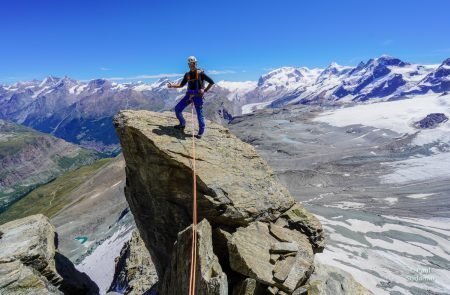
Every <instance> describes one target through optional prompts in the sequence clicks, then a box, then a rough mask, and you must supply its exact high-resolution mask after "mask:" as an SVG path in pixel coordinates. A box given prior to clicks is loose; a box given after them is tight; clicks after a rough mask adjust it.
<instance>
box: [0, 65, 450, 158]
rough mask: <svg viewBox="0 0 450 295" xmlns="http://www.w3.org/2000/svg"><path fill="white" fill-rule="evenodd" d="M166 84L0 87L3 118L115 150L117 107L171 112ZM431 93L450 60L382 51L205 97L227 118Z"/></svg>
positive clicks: (53, 81)
mask: <svg viewBox="0 0 450 295" xmlns="http://www.w3.org/2000/svg"><path fill="white" fill-rule="evenodd" d="M167 83H169V80H168V79H167V78H163V79H160V80H158V81H156V82H154V83H150V84H148V83H143V82H137V83H116V82H112V81H109V80H107V79H95V80H91V81H87V82H85V81H77V80H73V79H71V78H69V77H63V78H58V77H54V76H49V77H47V78H45V79H44V80H42V81H38V80H33V81H25V82H17V83H15V84H12V85H0V119H6V120H11V121H14V122H16V123H19V124H23V125H26V126H30V127H33V128H35V129H37V130H39V131H43V132H47V133H51V134H53V135H55V136H58V137H61V138H63V139H65V140H67V141H70V142H73V143H77V144H81V145H83V146H85V147H90V148H95V149H97V150H99V151H107V152H108V151H109V152H112V151H114V150H115V149H116V148H117V147H118V140H117V137H116V134H115V131H114V129H113V127H112V124H111V118H112V116H113V115H114V114H115V113H116V112H117V111H118V110H120V109H148V110H153V111H162V110H170V109H172V108H173V107H174V105H175V104H176V101H177V99H179V98H180V97H181V96H182V95H183V93H184V90H182V89H168V88H167ZM429 91H432V92H437V93H441V92H445V91H450V59H447V60H445V61H444V62H443V63H442V64H441V65H418V64H411V63H408V62H404V61H402V60H400V59H398V58H394V57H390V56H381V57H379V58H375V59H370V60H368V61H367V62H361V63H360V64H359V65H357V66H356V67H348V66H341V65H338V64H336V63H331V64H330V65H329V66H328V67H326V68H325V69H317V68H316V69H308V68H306V67H282V68H278V69H274V70H272V71H270V72H268V73H266V74H264V75H262V76H261V77H260V78H259V80H258V81H245V82H230V81H219V82H218V83H217V84H216V86H215V87H213V88H212V89H211V91H210V92H208V94H207V95H206V97H205V98H206V99H205V111H206V113H207V116H208V117H209V118H210V119H214V120H216V121H225V122H226V121H227V120H230V119H231V118H232V117H233V116H236V115H240V114H243V113H248V112H252V111H254V110H256V109H260V108H267V107H282V106H285V105H289V104H318V105H340V104H347V103H371V102H377V101H385V100H398V99H403V98H408V97H411V96H414V95H421V94H425V93H427V92H429Z"/></svg>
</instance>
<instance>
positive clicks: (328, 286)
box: [299, 261, 373, 295]
mask: <svg viewBox="0 0 450 295" xmlns="http://www.w3.org/2000/svg"><path fill="white" fill-rule="evenodd" d="M314 265H315V268H314V272H313V274H312V275H311V277H310V279H309V282H308V284H307V285H306V286H305V287H306V288H307V290H308V295H373V293H372V292H370V291H369V290H367V289H366V288H364V287H363V286H362V285H361V284H360V283H358V282H357V281H355V280H354V279H353V277H352V276H351V275H350V274H349V273H347V272H345V271H343V270H340V269H339V268H336V267H334V266H331V265H326V264H322V263H320V262H318V261H314ZM302 289H304V288H302ZM299 294H302V293H299Z"/></svg>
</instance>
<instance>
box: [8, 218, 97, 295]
mask: <svg viewBox="0 0 450 295" xmlns="http://www.w3.org/2000/svg"><path fill="white" fill-rule="evenodd" d="M0 232H1V233H2V235H1V237H0V249H1V252H0V294H80V295H82V294H98V291H99V290H98V287H97V285H95V283H94V282H92V281H91V280H90V279H89V277H88V276H86V275H85V274H84V273H80V272H79V271H77V270H76V269H75V267H74V265H73V264H72V263H71V262H70V261H69V260H68V259H67V258H66V257H64V256H63V255H62V254H60V253H58V252H57V247H56V245H57V239H56V234H55V228H54V227H53V226H52V225H51V224H50V221H49V220H48V218H47V217H46V216H44V215H41V214H37V215H31V216H28V217H25V218H22V219H18V220H14V221H10V222H8V223H5V224H3V225H0Z"/></svg>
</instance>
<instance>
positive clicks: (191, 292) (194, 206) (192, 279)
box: [189, 104, 197, 295]
mask: <svg viewBox="0 0 450 295" xmlns="http://www.w3.org/2000/svg"><path fill="white" fill-rule="evenodd" d="M191 122H192V180H193V191H192V194H193V198H192V251H191V273H190V279H189V295H195V289H196V288H195V283H196V277H195V275H196V270H197V180H196V168H195V136H194V133H195V123H194V104H192V109H191Z"/></svg>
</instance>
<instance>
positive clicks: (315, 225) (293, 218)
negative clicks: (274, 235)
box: [276, 203, 325, 253]
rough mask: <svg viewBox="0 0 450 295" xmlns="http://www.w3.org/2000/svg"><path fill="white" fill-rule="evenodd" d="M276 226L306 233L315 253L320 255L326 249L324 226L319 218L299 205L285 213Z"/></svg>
mask: <svg viewBox="0 0 450 295" xmlns="http://www.w3.org/2000/svg"><path fill="white" fill-rule="evenodd" d="M276 224H277V225H279V226H282V227H287V228H290V229H295V230H298V231H300V232H302V233H304V234H305V235H306V236H307V237H308V239H309V241H310V242H311V244H312V246H313V250H314V253H320V252H322V251H323V249H324V248H325V235H324V232H323V229H322V224H321V223H320V221H319V220H318V219H317V217H315V216H314V215H313V214H312V213H311V212H309V211H308V210H306V209H305V208H304V207H303V206H302V205H300V204H298V203H296V204H295V205H294V206H292V207H291V208H290V209H289V210H287V211H285V212H284V213H283V214H282V215H281V217H280V218H279V219H278V220H277V222H276Z"/></svg>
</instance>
